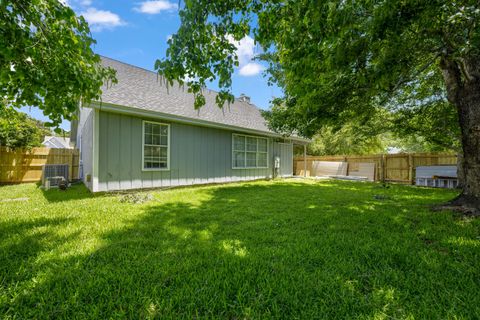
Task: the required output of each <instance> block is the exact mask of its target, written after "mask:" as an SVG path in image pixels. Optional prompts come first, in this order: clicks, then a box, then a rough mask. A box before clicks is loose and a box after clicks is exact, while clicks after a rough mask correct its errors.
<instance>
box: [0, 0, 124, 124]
mask: <svg viewBox="0 0 480 320" xmlns="http://www.w3.org/2000/svg"><path fill="white" fill-rule="evenodd" d="M94 43H95V41H94V40H93V39H92V37H91V35H90V30H89V27H88V24H87V22H86V21H85V19H84V18H83V17H77V16H76V15H75V13H74V12H73V10H72V9H71V8H69V7H68V6H65V5H63V4H61V3H60V2H59V1H58V0H35V1H29V0H15V1H8V0H6V1H3V0H2V1H0V48H2V49H1V50H0V110H5V109H7V108H19V107H21V106H36V107H38V108H40V109H41V110H42V111H43V113H44V114H45V115H47V116H48V117H49V118H50V119H51V123H50V125H52V126H58V125H59V124H60V123H61V121H62V119H67V120H71V119H72V117H73V115H74V113H75V111H76V110H77V108H78V105H79V102H80V101H81V100H84V101H90V100H92V99H96V98H99V93H100V87H101V86H102V82H103V81H115V77H114V70H112V69H106V68H102V67H101V66H100V65H99V62H100V57H99V56H98V55H97V54H95V53H94V52H93V51H92V49H91V45H92V44H94Z"/></svg>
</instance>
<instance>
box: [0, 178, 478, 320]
mask: <svg viewBox="0 0 480 320" xmlns="http://www.w3.org/2000/svg"><path fill="white" fill-rule="evenodd" d="M151 193H152V194H153V197H154V199H153V200H151V201H149V202H146V203H143V204H132V203H125V202H121V201H120V199H121V197H120V196H118V195H104V196H100V195H97V196H92V195H91V194H90V193H89V192H88V191H87V190H86V189H85V188H84V187H83V186H80V185H77V186H74V187H72V188H71V189H69V190H68V191H66V192H62V191H59V190H50V191H48V192H44V191H42V190H41V189H39V188H38V187H37V186H36V185H35V184H25V185H16V186H3V187H0V318H1V319H10V318H12V319H13V318H15V319H16V318H18V319H25V318H38V319H46V318H55V319H57V318H58V319H61V318H68V319H73V318H77V319H93V318H97V319H107V318H114V319H116V318H134V319H145V318H147V319H149V318H159V319H171V318H176V319H177V318H188V319H192V318H219V319H250V318H251V319H266V318H275V319H279V318H283V319H317V318H324V319H334V318H337V319H346V318H359V319H404V318H408V319H474V318H476V319H479V318H480V219H474V220H472V219H464V218H461V217H458V216H455V215H454V214H452V213H450V212H431V211H429V205H430V204H433V203H440V202H442V201H445V200H447V199H450V198H452V197H453V196H454V195H455V192H454V191H448V190H434V189H422V188H414V187H408V186H396V185H394V186H392V187H391V188H389V189H386V188H382V187H381V186H380V185H378V184H370V183H359V182H345V181H318V182H317V181H301V180H284V181H275V182H267V181H261V182H253V183H241V184H231V185H224V186H210V187H191V188H183V189H172V190H167V191H152V192H151ZM375 195H380V196H375ZM22 197H28V198H29V199H28V200H24V201H10V200H9V199H13V198H22Z"/></svg>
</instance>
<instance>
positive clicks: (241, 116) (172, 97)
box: [100, 57, 306, 140]
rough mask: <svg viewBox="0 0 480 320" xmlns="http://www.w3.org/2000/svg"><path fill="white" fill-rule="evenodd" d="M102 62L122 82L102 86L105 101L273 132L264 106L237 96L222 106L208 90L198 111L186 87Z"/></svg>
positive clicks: (113, 62)
mask: <svg viewBox="0 0 480 320" xmlns="http://www.w3.org/2000/svg"><path fill="white" fill-rule="evenodd" d="M102 65H103V66H105V67H111V68H113V69H115V70H116V71H117V75H116V76H117V80H118V83H117V84H114V85H108V86H107V85H104V86H103V87H102V92H103V93H102V98H101V99H102V101H101V102H100V103H101V104H111V105H114V106H123V107H128V108H131V109H136V110H139V111H148V112H158V113H162V114H168V115H174V116H178V117H181V118H187V119H192V120H197V121H199V122H200V121H201V122H204V123H213V124H221V125H225V126H231V127H238V128H244V129H249V130H255V131H260V132H265V133H270V134H272V133H273V131H271V130H270V129H269V128H268V127H267V124H266V121H265V119H264V118H263V116H262V115H261V113H260V109H258V108H257V107H256V106H255V105H253V104H251V103H249V102H246V101H240V100H238V99H236V100H235V102H234V103H232V104H230V105H229V106H227V105H225V106H224V107H223V108H219V107H218V105H217V104H216V102H215V97H216V95H217V93H216V92H214V91H211V90H208V89H206V90H205V91H204V96H205V100H206V104H205V105H204V106H203V107H201V108H200V109H198V110H195V108H194V97H193V94H191V93H189V92H187V88H186V87H184V86H179V85H174V86H173V87H167V85H166V83H165V81H162V79H161V78H160V77H159V76H158V74H157V73H155V72H153V71H148V70H145V69H142V68H139V67H135V66H132V65H129V64H126V63H123V62H120V61H117V60H113V59H110V58H106V57H102ZM299 139H301V138H299ZM301 140H306V139H301Z"/></svg>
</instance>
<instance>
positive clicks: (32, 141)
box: [0, 110, 52, 149]
mask: <svg viewBox="0 0 480 320" xmlns="http://www.w3.org/2000/svg"><path fill="white" fill-rule="evenodd" d="M50 134H52V132H51V131H50V129H48V128H46V127H45V126H44V124H43V123H42V122H41V121H38V120H36V119H33V118H31V117H29V116H28V115H27V114H25V113H23V112H17V111H16V110H3V111H0V146H2V147H8V148H13V149H15V148H31V147H40V146H42V141H43V139H44V138H45V136H46V135H50Z"/></svg>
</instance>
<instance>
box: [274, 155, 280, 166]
mask: <svg viewBox="0 0 480 320" xmlns="http://www.w3.org/2000/svg"><path fill="white" fill-rule="evenodd" d="M278 168H280V157H275V169H278Z"/></svg>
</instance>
